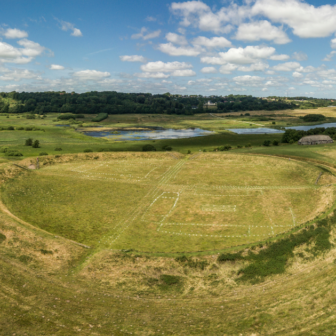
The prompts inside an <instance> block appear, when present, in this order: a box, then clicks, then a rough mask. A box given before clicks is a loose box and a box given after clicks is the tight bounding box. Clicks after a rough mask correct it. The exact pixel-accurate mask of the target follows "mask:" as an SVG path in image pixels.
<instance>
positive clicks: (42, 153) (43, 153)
mask: <svg viewBox="0 0 336 336" xmlns="http://www.w3.org/2000/svg"><path fill="white" fill-rule="evenodd" d="M43 155H48V153H47V152H41V153H40V156H43Z"/></svg>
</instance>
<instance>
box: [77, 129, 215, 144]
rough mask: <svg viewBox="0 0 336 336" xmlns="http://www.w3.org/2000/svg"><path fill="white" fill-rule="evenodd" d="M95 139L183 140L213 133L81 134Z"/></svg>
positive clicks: (122, 132)
mask: <svg viewBox="0 0 336 336" xmlns="http://www.w3.org/2000/svg"><path fill="white" fill-rule="evenodd" d="M83 133H84V134H85V135H89V136H92V137H95V138H107V139H109V140H114V141H125V140H132V141H134V140H135V141H139V140H163V139H183V138H194V137H198V136H205V135H209V134H212V133H213V132H210V131H206V130H203V129H200V128H194V129H182V130H175V129H165V130H153V131H102V132H83Z"/></svg>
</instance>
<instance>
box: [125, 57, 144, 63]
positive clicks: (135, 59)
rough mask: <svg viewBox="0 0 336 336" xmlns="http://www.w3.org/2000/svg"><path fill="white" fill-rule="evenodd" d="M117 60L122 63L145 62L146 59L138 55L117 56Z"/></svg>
mask: <svg viewBox="0 0 336 336" xmlns="http://www.w3.org/2000/svg"><path fill="white" fill-rule="evenodd" d="M119 58H120V59H121V60H122V61H123V62H142V63H144V62H146V58H145V57H143V56H140V55H130V56H127V55H124V56H119Z"/></svg>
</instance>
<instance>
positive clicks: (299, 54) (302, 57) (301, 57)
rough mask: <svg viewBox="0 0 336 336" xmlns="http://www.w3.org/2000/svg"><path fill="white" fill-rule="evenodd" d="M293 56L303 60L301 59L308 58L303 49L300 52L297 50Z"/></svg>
mask: <svg viewBox="0 0 336 336" xmlns="http://www.w3.org/2000/svg"><path fill="white" fill-rule="evenodd" d="M292 58H293V59H295V60H297V61H300V62H301V61H306V60H307V59H308V55H307V54H305V53H304V52H302V51H299V52H295V53H294V54H293V56H292Z"/></svg>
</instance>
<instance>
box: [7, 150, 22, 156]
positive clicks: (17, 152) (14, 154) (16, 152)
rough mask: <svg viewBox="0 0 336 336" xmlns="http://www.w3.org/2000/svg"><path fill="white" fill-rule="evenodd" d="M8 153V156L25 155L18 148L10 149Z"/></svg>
mask: <svg viewBox="0 0 336 336" xmlns="http://www.w3.org/2000/svg"><path fill="white" fill-rule="evenodd" d="M6 155H7V156H23V154H22V153H20V152H19V151H17V150H8V151H7V152H6Z"/></svg>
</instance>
